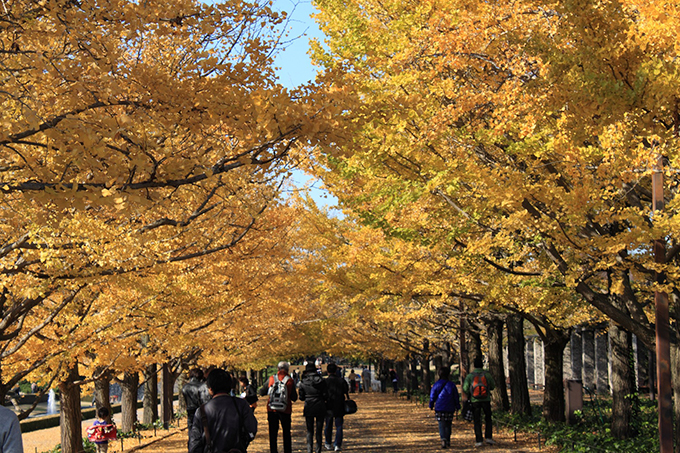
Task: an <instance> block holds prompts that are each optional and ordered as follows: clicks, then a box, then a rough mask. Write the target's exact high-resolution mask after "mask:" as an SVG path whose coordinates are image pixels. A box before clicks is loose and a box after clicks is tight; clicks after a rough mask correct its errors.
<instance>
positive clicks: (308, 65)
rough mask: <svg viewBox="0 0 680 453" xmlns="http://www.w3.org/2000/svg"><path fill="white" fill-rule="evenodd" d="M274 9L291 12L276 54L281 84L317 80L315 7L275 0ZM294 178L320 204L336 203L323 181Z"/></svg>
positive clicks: (291, 85)
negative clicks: (311, 52) (312, 48)
mask: <svg viewBox="0 0 680 453" xmlns="http://www.w3.org/2000/svg"><path fill="white" fill-rule="evenodd" d="M273 9H274V10H276V11H285V12H287V13H288V24H287V26H288V37H287V38H284V42H285V46H284V48H283V49H282V50H281V52H280V53H279V54H278V55H277V56H276V59H275V61H274V64H275V66H276V67H278V68H279V69H278V70H277V71H276V74H277V76H278V78H279V82H281V84H282V85H284V86H286V87H289V88H294V87H297V86H300V85H302V84H304V83H307V82H308V81H310V80H314V77H315V75H316V72H317V68H316V66H314V65H313V64H312V61H311V59H310V57H309V55H308V51H309V40H310V39H312V38H319V39H321V38H322V37H323V34H322V33H321V31H320V30H319V27H318V26H317V25H316V23H315V22H314V19H312V18H311V17H310V16H311V15H312V14H313V13H314V12H315V11H316V10H315V8H314V6H313V5H312V2H311V1H310V0H306V1H305V0H274V4H273ZM293 182H294V184H295V185H296V186H297V187H299V188H302V187H305V186H307V187H308V188H309V193H310V194H311V196H312V198H313V199H314V201H315V202H316V203H317V204H318V205H319V206H329V205H331V206H332V205H336V204H337V199H336V198H335V197H333V196H332V195H330V194H329V193H328V192H326V191H325V190H321V189H319V187H320V186H321V181H318V180H315V179H310V177H309V176H307V175H305V174H304V173H302V172H295V173H294V174H293Z"/></svg>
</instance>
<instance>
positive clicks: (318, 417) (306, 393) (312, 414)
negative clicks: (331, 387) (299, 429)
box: [299, 363, 328, 453]
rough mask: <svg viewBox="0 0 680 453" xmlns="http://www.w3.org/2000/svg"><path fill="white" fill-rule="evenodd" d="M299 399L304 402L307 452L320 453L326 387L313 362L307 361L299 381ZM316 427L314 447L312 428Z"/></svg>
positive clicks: (324, 416)
mask: <svg viewBox="0 0 680 453" xmlns="http://www.w3.org/2000/svg"><path fill="white" fill-rule="evenodd" d="M299 394H300V400H301V401H304V402H305V408H304V412H303V414H304V416H305V421H306V422H307V453H313V452H315V453H321V439H322V434H323V433H322V432H321V431H322V430H323V422H324V420H325V419H326V400H327V399H328V389H327V385H326V380H325V379H323V378H322V377H321V375H320V374H319V372H318V371H317V370H316V366H314V364H313V363H308V364H307V367H306V368H305V371H304V373H302V380H301V381H300V390H299ZM315 428H316V449H314V438H315V436H314V429H315Z"/></svg>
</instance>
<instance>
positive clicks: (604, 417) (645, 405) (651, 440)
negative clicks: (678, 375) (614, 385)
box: [494, 398, 659, 453]
mask: <svg viewBox="0 0 680 453" xmlns="http://www.w3.org/2000/svg"><path fill="white" fill-rule="evenodd" d="M633 406H634V410H633V419H632V422H631V426H632V427H633V430H634V431H636V432H637V435H636V436H635V437H631V438H630V439H623V440H620V439H616V438H614V436H612V434H611V430H610V425H611V418H612V415H611V400H610V399H602V398H599V399H596V400H592V401H584V404H583V410H581V411H578V412H577V413H576V419H577V422H576V423H575V424H572V425H567V424H566V423H547V422H545V421H544V420H542V419H541V417H540V414H541V407H540V406H534V407H533V408H532V409H533V410H532V413H533V414H535V415H533V416H532V417H527V416H522V415H513V414H510V413H507V412H495V413H494V419H495V420H496V422H497V423H498V424H499V425H501V426H506V427H517V429H518V430H520V431H524V432H540V433H541V438H542V439H545V443H546V444H547V445H557V446H559V447H560V448H561V449H560V451H561V452H563V453H572V452H574V453H576V452H597V453H605V452H609V453H619V452H623V451H625V452H626V453H648V452H650V451H659V434H658V424H657V413H656V403H655V402H653V401H649V400H646V399H638V400H637V401H635V404H634V405H633Z"/></svg>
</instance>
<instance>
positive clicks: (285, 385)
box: [260, 362, 298, 453]
mask: <svg viewBox="0 0 680 453" xmlns="http://www.w3.org/2000/svg"><path fill="white" fill-rule="evenodd" d="M277 368H278V371H277V372H276V374H274V375H273V376H270V377H269V380H268V381H267V384H266V385H265V386H263V387H262V389H261V390H260V396H265V395H269V401H268V402H267V423H268V425H269V451H270V453H278V451H279V450H278V447H277V438H278V436H279V423H280V424H281V432H282V434H283V451H284V453H292V451H293V442H292V438H291V435H290V425H291V414H292V413H293V402H295V401H297V399H298V394H297V391H296V390H295V382H294V381H293V379H292V378H291V377H290V375H289V374H288V370H289V369H290V364H289V363H288V362H279V365H278V367H277Z"/></svg>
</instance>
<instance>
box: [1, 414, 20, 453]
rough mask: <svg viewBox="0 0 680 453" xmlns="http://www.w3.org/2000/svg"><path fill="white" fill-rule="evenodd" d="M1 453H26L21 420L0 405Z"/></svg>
mask: <svg viewBox="0 0 680 453" xmlns="http://www.w3.org/2000/svg"><path fill="white" fill-rule="evenodd" d="M0 452H2V453H24V444H23V443H22V441H21V426H20V425H19V418H17V415H16V414H15V413H14V412H12V411H11V410H10V409H7V408H6V407H5V406H3V405H0Z"/></svg>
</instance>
